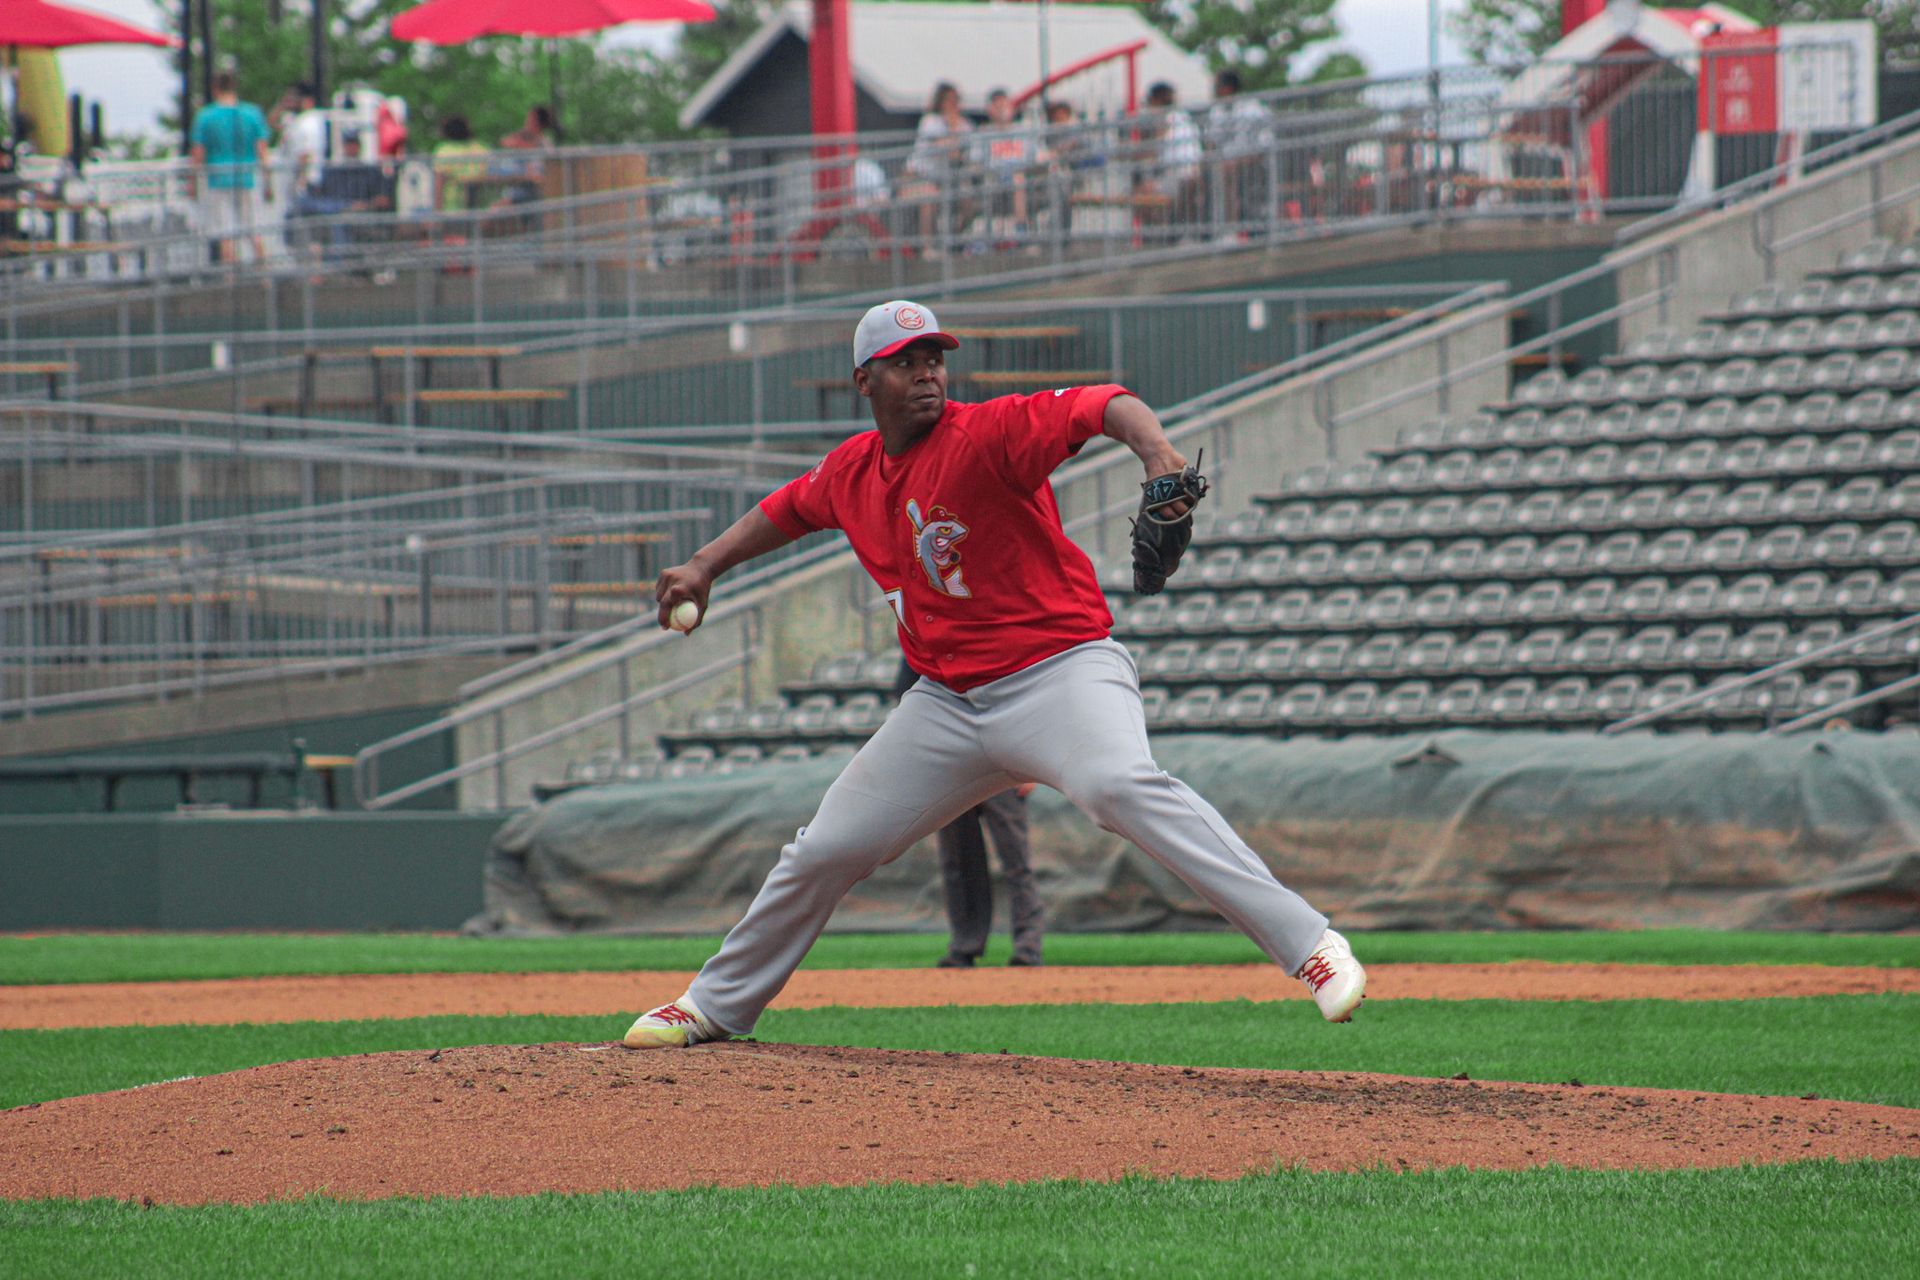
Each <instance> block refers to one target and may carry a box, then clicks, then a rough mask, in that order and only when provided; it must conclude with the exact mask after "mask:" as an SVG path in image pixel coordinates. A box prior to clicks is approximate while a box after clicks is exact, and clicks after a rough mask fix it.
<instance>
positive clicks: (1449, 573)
mask: <svg viewBox="0 0 1920 1280" xmlns="http://www.w3.org/2000/svg"><path fill="white" fill-rule="evenodd" d="M1486 554H1487V544H1486V543H1485V542H1483V541H1481V540H1480V539H1479V538H1461V539H1459V540H1458V541H1455V542H1450V543H1448V544H1447V545H1446V546H1445V547H1443V548H1441V550H1440V554H1439V555H1438V556H1437V557H1435V559H1434V562H1433V569H1434V572H1435V573H1438V574H1441V575H1442V576H1444V577H1449V578H1466V577H1471V576H1473V575H1474V574H1476V573H1478V572H1479V571H1480V562H1481V560H1482V559H1483V558H1484V557H1485V556H1486Z"/></svg>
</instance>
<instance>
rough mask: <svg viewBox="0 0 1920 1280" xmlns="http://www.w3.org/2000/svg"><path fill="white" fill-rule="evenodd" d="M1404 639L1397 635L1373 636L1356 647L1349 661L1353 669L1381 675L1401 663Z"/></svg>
mask: <svg viewBox="0 0 1920 1280" xmlns="http://www.w3.org/2000/svg"><path fill="white" fill-rule="evenodd" d="M1404 643H1405V642H1404V641H1402V640H1401V638H1400V637H1399V636H1396V635H1384V636H1373V637H1370V638H1369V639H1367V640H1365V641H1363V642H1362V643H1361V644H1360V646H1359V647H1358V648H1356V649H1355V650H1354V651H1353V653H1352V656H1351V657H1350V659H1349V661H1348V665H1349V666H1351V667H1352V668H1353V670H1355V671H1357V672H1360V673H1361V674H1363V675H1368V676H1379V675H1381V674H1383V673H1385V672H1388V671H1392V670H1393V669H1394V668H1395V667H1397V666H1398V665H1399V662H1400V650H1401V649H1402V648H1403V647H1404Z"/></svg>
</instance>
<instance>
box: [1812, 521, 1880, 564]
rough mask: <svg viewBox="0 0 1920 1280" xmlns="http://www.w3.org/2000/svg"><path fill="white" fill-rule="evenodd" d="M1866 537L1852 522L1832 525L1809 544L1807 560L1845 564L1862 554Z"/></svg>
mask: <svg viewBox="0 0 1920 1280" xmlns="http://www.w3.org/2000/svg"><path fill="white" fill-rule="evenodd" d="M1865 536H1866V535H1865V533H1864V532H1863V531H1862V530H1861V528H1860V526H1859V525H1857V524H1854V523H1852V522H1850V521H1848V522H1844V523H1841V524H1830V525H1828V526H1827V527H1826V528H1824V529H1821V530H1820V531H1819V532H1818V533H1816V534H1814V536H1813V539H1812V540H1811V541H1810V542H1808V543H1807V549H1806V555H1807V558H1808V559H1809V560H1813V561H1815V562H1816V563H1819V564H1827V565H1831V564H1838V563H1844V562H1845V561H1848V560H1851V559H1853V558H1854V557H1855V556H1857V555H1859V554H1860V545H1861V543H1862V541H1864V539H1865Z"/></svg>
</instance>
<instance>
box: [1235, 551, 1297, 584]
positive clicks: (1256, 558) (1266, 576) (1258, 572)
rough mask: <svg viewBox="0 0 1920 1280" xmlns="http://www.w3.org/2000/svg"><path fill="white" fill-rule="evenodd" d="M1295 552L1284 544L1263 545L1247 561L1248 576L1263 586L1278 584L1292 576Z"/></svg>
mask: <svg viewBox="0 0 1920 1280" xmlns="http://www.w3.org/2000/svg"><path fill="white" fill-rule="evenodd" d="M1292 561H1293V552H1292V550H1291V549H1289V548H1287V547H1284V546H1268V547H1262V548H1260V549H1259V550H1258V551H1256V552H1254V553H1253V558H1252V559H1251V560H1249V561H1248V562H1247V566H1246V573H1247V578H1248V579H1249V580H1250V581H1252V582H1254V583H1256V584H1258V585H1260V586H1263V587H1273V586H1278V585H1279V584H1280V583H1281V582H1282V581H1284V580H1285V579H1287V578H1288V577H1289V576H1291V574H1292V571H1293V564H1292Z"/></svg>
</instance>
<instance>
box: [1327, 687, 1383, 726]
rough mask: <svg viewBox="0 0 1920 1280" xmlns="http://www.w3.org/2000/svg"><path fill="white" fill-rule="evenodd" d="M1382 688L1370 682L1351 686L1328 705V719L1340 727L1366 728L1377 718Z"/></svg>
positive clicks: (1337, 694) (1334, 696)
mask: <svg viewBox="0 0 1920 1280" xmlns="http://www.w3.org/2000/svg"><path fill="white" fill-rule="evenodd" d="M1379 701H1380V687H1379V686H1378V685H1376V684H1373V683H1372V682H1370V681H1364V680H1363V681H1360V682H1359V683H1357V684H1350V685H1348V686H1347V687H1346V688H1344V689H1342V690H1340V691H1339V692H1338V693H1336V694H1334V695H1333V697H1332V698H1331V699H1330V700H1329V701H1328V703H1327V719H1328V720H1329V721H1330V722H1332V723H1334V724H1338V725H1353V726H1365V725H1369V724H1372V723H1373V722H1374V720H1375V719H1376V718H1377V715H1376V708H1377V706H1378V704H1379Z"/></svg>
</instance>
